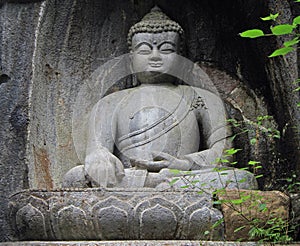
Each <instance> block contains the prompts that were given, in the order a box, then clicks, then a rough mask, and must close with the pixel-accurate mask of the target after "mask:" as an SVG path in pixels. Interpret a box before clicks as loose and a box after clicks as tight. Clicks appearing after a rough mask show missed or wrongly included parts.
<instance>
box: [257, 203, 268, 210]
mask: <svg viewBox="0 0 300 246" xmlns="http://www.w3.org/2000/svg"><path fill="white" fill-rule="evenodd" d="M258 208H259V210H260V211H266V210H267V204H265V203H262V204H259V206H258Z"/></svg>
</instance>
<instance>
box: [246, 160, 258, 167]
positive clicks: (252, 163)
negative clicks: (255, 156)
mask: <svg viewBox="0 0 300 246" xmlns="http://www.w3.org/2000/svg"><path fill="white" fill-rule="evenodd" d="M259 163H260V162H259V161H249V162H248V164H249V165H251V166H253V165H256V164H259Z"/></svg>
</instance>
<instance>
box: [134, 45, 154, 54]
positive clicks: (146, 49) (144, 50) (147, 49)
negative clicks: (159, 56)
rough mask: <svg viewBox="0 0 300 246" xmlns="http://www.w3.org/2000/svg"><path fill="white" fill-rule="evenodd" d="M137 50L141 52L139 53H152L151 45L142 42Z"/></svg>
mask: <svg viewBox="0 0 300 246" xmlns="http://www.w3.org/2000/svg"><path fill="white" fill-rule="evenodd" d="M135 51H136V52H137V53H138V54H139V55H149V54H151V51H152V49H151V47H150V46H149V45H147V44H142V45H140V46H138V47H137V48H136V49H135Z"/></svg>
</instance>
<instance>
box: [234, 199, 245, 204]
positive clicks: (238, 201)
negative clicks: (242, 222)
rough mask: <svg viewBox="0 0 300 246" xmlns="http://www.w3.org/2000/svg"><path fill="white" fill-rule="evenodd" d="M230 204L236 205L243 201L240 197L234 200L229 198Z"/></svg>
mask: <svg viewBox="0 0 300 246" xmlns="http://www.w3.org/2000/svg"><path fill="white" fill-rule="evenodd" d="M231 202H232V204H234V205H238V204H241V203H243V202H244V201H243V200H242V199H236V200H231Z"/></svg>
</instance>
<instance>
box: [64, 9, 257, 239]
mask: <svg viewBox="0 0 300 246" xmlns="http://www.w3.org/2000/svg"><path fill="white" fill-rule="evenodd" d="M182 35H183V30H182V28H181V27H180V26H179V24H177V23H176V22H174V21H172V20H170V19H169V18H168V17H167V16H166V15H165V14H164V13H162V11H161V10H160V9H159V8H158V7H157V6H156V7H154V8H153V9H152V10H151V11H150V12H149V13H148V14H147V15H146V16H145V17H144V18H143V19H142V20H141V21H140V22H138V23H137V24H135V25H134V26H133V27H132V28H131V29H130V31H129V34H128V42H129V44H130V47H131V55H130V57H129V58H130V61H129V62H130V65H129V67H130V68H131V69H130V71H129V73H134V74H135V75H136V77H137V82H138V84H140V85H139V86H137V87H135V88H132V89H127V90H123V91H119V92H114V93H112V94H110V95H108V96H106V97H104V98H103V99H101V100H99V102H98V103H97V104H96V105H95V106H94V107H93V109H92V111H91V113H90V116H89V122H88V124H87V126H86V127H87V130H86V131H87V132H88V133H87V147H86V157H85V163H84V171H82V168H80V169H78V168H77V167H76V168H73V169H72V170H71V171H69V172H68V173H67V175H66V176H65V178H64V180H65V182H64V185H68V184H69V185H72V184H73V183H74V184H75V182H73V179H75V180H76V177H75V176H76V174H75V173H76V171H75V169H76V170H78V172H80V174H79V173H78V174H77V176H78V177H80V175H82V177H84V176H86V177H87V179H88V180H89V181H90V182H91V184H92V186H93V187H99V186H100V187H123V188H127V187H128V188H129V187H144V186H148V187H153V188H155V187H156V186H158V185H160V184H161V183H164V182H165V181H166V179H167V178H168V177H169V176H170V175H169V174H168V170H170V169H178V170H182V171H192V172H191V175H193V177H194V179H193V182H194V180H195V179H199V180H201V181H204V182H208V183H210V184H213V183H211V180H218V181H216V182H215V183H216V187H215V188H221V187H223V188H224V186H225V184H226V183H227V178H229V180H228V181H229V182H231V183H235V182H238V181H237V180H233V177H230V175H228V176H225V175H224V174H223V173H222V174H221V175H220V174H219V175H218V173H217V172H214V170H213V167H214V166H216V165H217V164H219V163H218V160H219V159H224V158H225V157H224V153H225V150H226V149H229V148H230V147H231V142H230V140H229V137H230V134H231V131H230V128H229V127H228V124H227V122H226V120H227V118H226V111H225V107H224V105H223V102H222V100H221V98H220V97H219V96H218V95H217V93H212V92H211V91H209V90H207V89H206V88H209V86H210V80H209V78H208V79H206V81H203V80H201V79H199V81H197V80H196V79H192V80H191V81H189V80H187V81H186V80H184V82H185V83H187V84H188V85H189V84H191V85H200V86H201V85H203V86H204V88H203V87H202V88H196V87H193V86H187V85H178V81H177V80H178V79H179V78H184V77H183V76H182V73H183V74H185V73H187V71H189V69H188V68H189V63H187V62H184V61H182V58H180V57H179V56H178V55H177V53H180V47H181V46H182V42H183V40H182V38H183V37H182ZM182 67H183V68H184V69H183V70H181V68H182ZM111 69H112V68H111ZM191 69H192V68H191ZM185 70H187V71H185ZM116 72H118V71H116ZM107 73H108V72H107ZM111 73H114V71H111ZM190 73H196V72H195V71H194V69H192V70H191V71H190ZM204 75H205V74H203V75H202V77H204ZM103 81H104V84H107V83H108V82H106V81H105V77H104V78H103ZM94 83H95V84H96V85H97V83H96V82H94ZM212 90H214V88H213V87H212ZM200 136H201V139H200ZM81 138H83V137H81ZM228 162H229V161H228ZM204 168H205V169H206V171H205V172H197V170H201V169H204ZM124 169H125V170H124ZM126 169H127V170H126ZM83 172H84V173H83ZM210 172H212V174H211V175H210ZM228 172H229V171H228ZM71 173H74V174H75V176H74V175H71ZM148 173H149V175H148ZM236 173H237V172H233V174H232V175H231V176H234V174H236ZM243 173H244V175H245V177H246V176H248V177H247V178H244V179H245V180H244V184H245V186H244V187H245V188H257V185H256V182H255V178H254V176H253V175H252V178H250V177H251V174H250V173H247V172H245V171H242V170H239V171H238V174H239V175H238V176H239V177H238V178H239V179H243V177H240V176H243ZM83 175H84V176H83ZM220 177H222V178H220ZM82 179H83V178H82ZM123 180H124V181H123ZM249 180H250V182H251V184H250V183H248V181H249ZM177 183H178V182H177ZM75 185H76V184H75ZM175 185H176V183H175ZM179 186H182V185H179ZM236 186H237V185H236ZM65 187H72V186H65ZM168 238H169V237H168Z"/></svg>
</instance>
